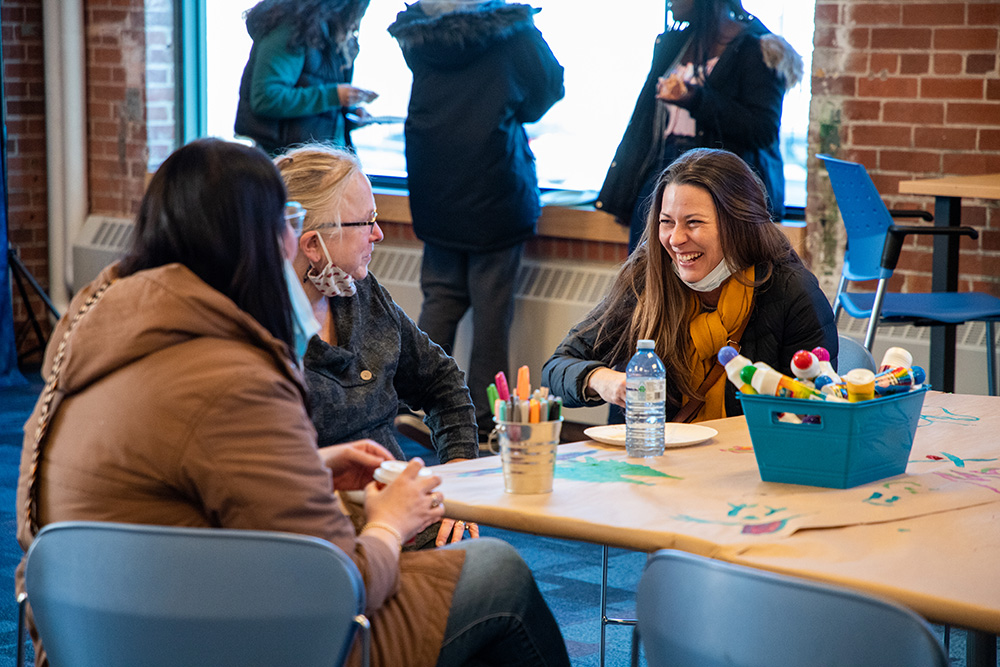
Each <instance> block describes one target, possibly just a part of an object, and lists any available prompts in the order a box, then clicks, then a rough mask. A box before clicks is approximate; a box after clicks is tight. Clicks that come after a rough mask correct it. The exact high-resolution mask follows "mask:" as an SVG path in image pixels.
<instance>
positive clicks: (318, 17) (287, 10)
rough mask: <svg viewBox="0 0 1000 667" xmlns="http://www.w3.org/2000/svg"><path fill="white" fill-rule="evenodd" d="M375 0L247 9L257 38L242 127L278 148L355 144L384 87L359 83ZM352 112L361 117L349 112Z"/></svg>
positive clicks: (277, 3) (239, 114) (297, 0)
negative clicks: (356, 130) (364, 32)
mask: <svg viewBox="0 0 1000 667" xmlns="http://www.w3.org/2000/svg"><path fill="white" fill-rule="evenodd" d="M368 1H369V0H262V1H261V2H259V3H257V4H256V5H254V6H253V7H252V8H251V9H249V10H248V11H247V13H246V24H247V32H248V33H249V34H250V37H251V38H252V39H253V42H254V43H253V47H252V48H251V50H250V57H249V59H248V60H247V64H246V67H245V68H244V70H243V77H242V79H241V80H240V99H239V105H238V106H237V109H236V122H235V125H234V129H235V131H236V134H237V135H239V136H245V137H249V138H250V139H253V140H254V142H256V144H257V145H258V146H260V147H261V148H262V149H264V150H265V151H267V152H268V153H269V154H270V155H272V156H273V155H276V154H278V153H281V152H283V151H284V149H286V148H288V147H290V146H294V145H296V144H302V143H307V142H313V141H321V142H327V143H332V144H336V145H338V146H350V145H351V140H350V130H351V129H352V127H355V126H357V125H359V124H364V122H365V120H366V119H367V118H368V117H369V116H368V113H367V112H366V111H365V110H364V109H363V108H361V107H359V105H361V104H365V103H367V102H371V101H372V100H374V99H375V98H376V97H377V95H376V94H375V93H373V92H372V91H369V90H364V89H362V88H358V87H356V86H353V85H351V79H352V76H353V73H354V59H355V58H356V57H357V55H358V26H359V24H360V22H361V17H362V16H364V13H365V10H367V9H368ZM348 112H350V114H351V116H352V117H353V118H356V119H358V120H356V121H354V122H352V121H349V120H348V119H347V116H348Z"/></svg>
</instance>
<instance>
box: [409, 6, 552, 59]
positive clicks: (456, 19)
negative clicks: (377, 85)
mask: <svg viewBox="0 0 1000 667" xmlns="http://www.w3.org/2000/svg"><path fill="white" fill-rule="evenodd" d="M421 4H422V3H420V2H417V3H414V4H412V5H409V6H408V7H407V8H406V10H405V11H402V12H400V13H399V14H398V15H397V16H396V21H395V23H393V24H392V25H391V26H389V34H390V35H392V36H393V37H395V38H396V41H398V42H399V46H400V48H401V49H402V50H403V51H404V52H413V53H420V54H421V55H426V51H428V50H431V51H435V52H436V54H437V56H438V57H441V56H444V54H445V53H448V54H452V55H453V56H456V57H459V56H460V57H462V58H463V59H466V60H467V59H468V58H469V57H470V56H471V57H474V56H475V55H477V54H478V53H481V52H482V51H485V50H486V49H487V48H488V47H490V46H491V45H492V44H494V43H496V42H499V41H502V40H505V39H507V38H509V37H510V36H511V35H514V34H515V33H518V32H521V31H523V30H528V29H531V28H533V27H534V25H535V22H534V19H533V18H532V17H533V16H534V15H535V14H536V13H538V12H539V11H540V10H538V9H535V8H534V7H531V6H529V5H522V4H509V5H508V4H505V3H504V2H502V0H499V1H496V2H487V3H483V4H478V5H470V6H468V8H464V7H463V8H460V9H456V10H455V11H452V12H448V13H446V14H440V15H429V14H427V13H426V12H424V10H423V8H422V7H421Z"/></svg>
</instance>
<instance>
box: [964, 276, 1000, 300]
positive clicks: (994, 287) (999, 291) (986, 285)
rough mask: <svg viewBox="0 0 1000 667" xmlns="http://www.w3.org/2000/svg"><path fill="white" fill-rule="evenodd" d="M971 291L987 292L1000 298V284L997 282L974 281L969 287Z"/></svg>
mask: <svg viewBox="0 0 1000 667" xmlns="http://www.w3.org/2000/svg"><path fill="white" fill-rule="evenodd" d="M969 291H972V292H986V293H987V294H991V295H993V296H996V297H1000V283H997V282H996V281H995V280H973V281H972V283H971V284H970V285H969Z"/></svg>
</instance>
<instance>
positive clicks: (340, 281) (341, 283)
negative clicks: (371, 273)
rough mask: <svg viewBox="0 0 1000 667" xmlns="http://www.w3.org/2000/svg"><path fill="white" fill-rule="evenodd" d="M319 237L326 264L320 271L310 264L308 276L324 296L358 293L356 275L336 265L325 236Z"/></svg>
mask: <svg viewBox="0 0 1000 667" xmlns="http://www.w3.org/2000/svg"><path fill="white" fill-rule="evenodd" d="M318 239H319V245H320V247H321V248H323V254H324V255H325V256H326V266H325V267H324V268H323V270H322V271H318V272H317V271H316V269H315V267H312V266H310V267H309V271H307V272H306V278H308V279H309V281H310V282H311V283H312V284H313V286H314V287H315V288H316V289H318V290H319V292H320V294H322V295H323V296H327V297H334V296H354V295H355V294H357V291H358V288H357V287H355V285H354V277H353V276H352V275H351V274H349V273H348V272H347V271H344V270H343V269H342V268H340V267H339V266H335V265H334V263H333V259H332V258H331V257H330V251H329V250H327V249H326V242H325V241H324V240H323V237H322V236H318Z"/></svg>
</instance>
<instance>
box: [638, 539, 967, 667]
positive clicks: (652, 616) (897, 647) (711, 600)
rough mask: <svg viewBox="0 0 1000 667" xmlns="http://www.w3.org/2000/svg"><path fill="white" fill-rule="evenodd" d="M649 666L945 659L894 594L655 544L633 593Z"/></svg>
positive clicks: (943, 664)
mask: <svg viewBox="0 0 1000 667" xmlns="http://www.w3.org/2000/svg"><path fill="white" fill-rule="evenodd" d="M636 616H637V621H638V626H639V637H640V640H641V641H642V644H643V647H644V648H645V650H646V659H647V663H648V664H649V666H650V667H661V666H663V667H667V666H669V667H722V666H723V665H725V666H726V667H750V666H751V665H752V666H755V667H756V666H759V665H767V666H768V667H802V666H803V665H810V666H812V665H850V666H851V667H884V666H885V665H906V666H907V667H947V665H948V658H947V656H946V655H945V652H944V647H943V646H942V645H941V642H940V641H938V639H937V638H936V637H935V636H934V634H933V632H932V631H931V629H930V626H928V625H927V623H926V622H925V621H924V620H923V619H922V618H920V617H919V616H917V615H916V614H914V613H913V612H911V611H909V610H908V609H906V608H904V607H902V606H900V605H897V604H895V603H893V602H889V601H886V600H881V599H879V598H875V597H872V596H869V595H864V594H862V593H856V592H853V591H849V590H846V589H842V588H837V587H834V586H828V585H825V584H818V583H815V582H811V581H806V580H803V579H796V578H793V577H787V576H782V575H777V574H772V573H769V572H763V571H760V570H755V569H752V568H748V567H743V566H740V565H732V564H730V563H723V562H721V561H716V560H712V559H710V558H704V557H702V556H695V555H693V554H689V553H684V552H679V551H671V550H663V551H658V552H656V553H655V554H654V555H653V556H652V557H651V558H650V560H649V561H648V562H647V565H646V569H645V571H644V572H643V575H642V578H641V580H640V581H639V586H638V589H637V592H636Z"/></svg>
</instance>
